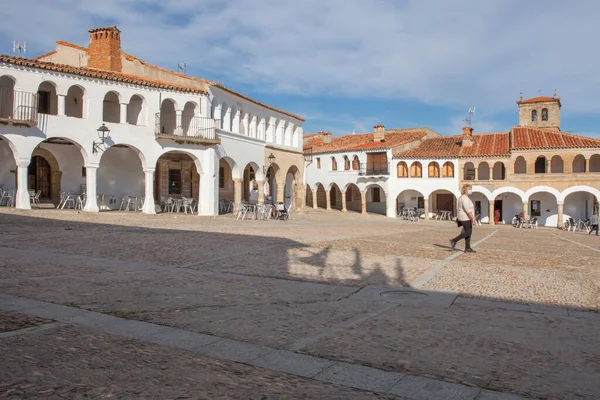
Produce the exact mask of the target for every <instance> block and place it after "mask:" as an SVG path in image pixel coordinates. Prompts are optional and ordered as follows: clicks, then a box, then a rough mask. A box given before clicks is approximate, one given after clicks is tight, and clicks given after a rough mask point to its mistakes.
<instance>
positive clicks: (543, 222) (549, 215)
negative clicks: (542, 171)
mask: <svg viewBox="0 0 600 400" xmlns="http://www.w3.org/2000/svg"><path fill="white" fill-rule="evenodd" d="M527 208H528V210H527V211H528V212H527V214H528V215H529V216H530V217H536V218H537V221H538V225H539V226H554V227H556V226H558V199H557V197H556V195H555V194H554V193H551V192H549V191H546V190H539V191H535V192H534V193H531V194H530V195H529V201H528V203H527ZM505 222H506V219H505Z"/></svg>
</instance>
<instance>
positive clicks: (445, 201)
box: [437, 193, 454, 211]
mask: <svg viewBox="0 0 600 400" xmlns="http://www.w3.org/2000/svg"><path fill="white" fill-rule="evenodd" d="M437 209H438V211H454V195H452V194H449V193H438V195H437Z"/></svg>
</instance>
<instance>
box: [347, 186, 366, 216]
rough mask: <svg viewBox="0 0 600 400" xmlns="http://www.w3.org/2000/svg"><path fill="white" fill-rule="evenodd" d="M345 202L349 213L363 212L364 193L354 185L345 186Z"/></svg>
mask: <svg viewBox="0 0 600 400" xmlns="http://www.w3.org/2000/svg"><path fill="white" fill-rule="evenodd" d="M344 202H345V203H346V209H347V210H348V211H356V212H361V211H362V193H361V191H360V189H359V188H358V186H356V184H354V183H348V184H346V186H344Z"/></svg>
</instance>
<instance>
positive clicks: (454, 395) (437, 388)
mask: <svg viewBox="0 0 600 400" xmlns="http://www.w3.org/2000/svg"><path fill="white" fill-rule="evenodd" d="M391 392H392V393H393V394H396V395H398V396H404V397H408V398H410V399H415V400H439V399H445V400H473V399H475V397H476V396H477V395H478V394H479V392H480V389H478V388H473V387H468V386H463V385H457V384H455V383H448V382H440V381H436V380H433V379H428V378H422V377H419V376H406V377H404V378H403V379H402V380H401V381H400V382H398V383H397V384H396V385H395V386H394V387H392V389H391Z"/></svg>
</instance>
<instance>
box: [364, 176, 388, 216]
mask: <svg viewBox="0 0 600 400" xmlns="http://www.w3.org/2000/svg"><path fill="white" fill-rule="evenodd" d="M364 196H366V197H365V203H366V205H367V212H371V213H376V214H383V215H386V214H387V197H388V194H387V192H386V190H385V189H384V188H383V186H381V185H379V184H377V183H370V184H368V185H367V186H366V188H365V190H364Z"/></svg>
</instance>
